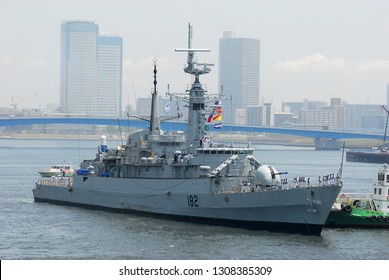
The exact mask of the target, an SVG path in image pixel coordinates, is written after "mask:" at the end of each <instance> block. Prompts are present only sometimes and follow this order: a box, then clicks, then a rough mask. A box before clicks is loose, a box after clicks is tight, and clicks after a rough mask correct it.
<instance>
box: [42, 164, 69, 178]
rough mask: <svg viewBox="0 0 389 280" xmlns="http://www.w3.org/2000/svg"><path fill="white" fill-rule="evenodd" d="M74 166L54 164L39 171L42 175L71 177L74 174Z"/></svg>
mask: <svg viewBox="0 0 389 280" xmlns="http://www.w3.org/2000/svg"><path fill="white" fill-rule="evenodd" d="M73 172H74V170H73V168H72V167H71V166H70V165H64V164H62V165H53V166H51V167H50V168H49V169H47V170H42V171H39V174H40V175H41V176H42V177H53V176H63V177H71V176H73Z"/></svg>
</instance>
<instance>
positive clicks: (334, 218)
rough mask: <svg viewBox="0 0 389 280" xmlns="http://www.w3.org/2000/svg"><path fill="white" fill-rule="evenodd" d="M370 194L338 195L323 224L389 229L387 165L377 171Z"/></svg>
mask: <svg viewBox="0 0 389 280" xmlns="http://www.w3.org/2000/svg"><path fill="white" fill-rule="evenodd" d="M372 191H373V192H372V193H371V194H340V195H339V196H338V198H337V200H336V202H335V203H334V205H333V209H332V210H331V211H330V214H329V216H328V218H327V221H326V223H325V227H329V228H352V227H354V228H389V165H388V164H386V163H384V164H383V165H382V166H381V167H380V168H379V170H378V177H377V181H376V182H375V183H374V185H373V190H372Z"/></svg>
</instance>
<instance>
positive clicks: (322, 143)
mask: <svg viewBox="0 0 389 280" xmlns="http://www.w3.org/2000/svg"><path fill="white" fill-rule="evenodd" d="M33 124H41V125H42V124H68V125H80V124H84V125H109V126H121V127H136V128H145V127H148V122H146V121H143V120H138V119H124V118H122V119H112V118H111V119H108V118H87V117H85V118H73V117H65V118H63V117H61V118H54V117H50V118H46V117H44V118H5V119H0V127H7V126H21V125H33ZM161 128H162V130H166V131H168V130H182V131H186V129H187V123H185V122H172V121H168V122H167V121H166V122H164V121H162V122H161ZM209 129H210V131H216V129H215V128H214V127H213V126H212V125H209ZM218 131H220V132H244V133H254V132H263V133H273V134H288V135H294V136H301V137H308V138H313V139H314V144H315V147H316V149H339V148H340V144H339V141H338V140H340V139H379V140H383V135H379V134H368V133H354V132H344V131H330V130H309V129H295V128H277V127H261V126H240V125H239V126H238V125H224V124H223V129H222V130H220V129H218Z"/></svg>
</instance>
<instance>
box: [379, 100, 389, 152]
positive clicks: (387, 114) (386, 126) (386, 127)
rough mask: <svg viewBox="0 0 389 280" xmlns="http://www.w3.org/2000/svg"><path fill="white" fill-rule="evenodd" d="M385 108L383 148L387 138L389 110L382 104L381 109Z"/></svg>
mask: <svg viewBox="0 0 389 280" xmlns="http://www.w3.org/2000/svg"><path fill="white" fill-rule="evenodd" d="M382 109H384V110H385V111H386V124H385V133H384V143H383V145H382V146H383V147H382V149H385V140H386V131H387V130H388V119H389V111H388V109H386V108H385V106H384V105H382V106H381V110H382Z"/></svg>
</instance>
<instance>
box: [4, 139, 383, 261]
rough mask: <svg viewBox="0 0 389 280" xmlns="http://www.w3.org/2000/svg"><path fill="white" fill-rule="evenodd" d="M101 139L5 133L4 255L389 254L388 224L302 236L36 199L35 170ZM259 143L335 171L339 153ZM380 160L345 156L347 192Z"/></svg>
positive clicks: (307, 169)
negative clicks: (19, 136)
mask: <svg viewBox="0 0 389 280" xmlns="http://www.w3.org/2000/svg"><path fill="white" fill-rule="evenodd" d="M98 144H99V141H98V140H97V141H79V140H67V141H62V140H55V141H49V140H10V139H0V155H1V158H2V160H1V161H0V180H1V184H0V192H1V195H0V211H1V212H0V213H1V214H0V224H1V231H0V258H1V259H211V260H212V259H214V260H216V259H269V260H291V259H295V260H301V259H320V260H327V259H328V260H332V259H346V260H348V259H350V260H354V259H359V260H364V259H371V260H376V259H385V260H387V259H389V250H388V248H389V229H388V230H385V229H384V230H382V229H380V230H379V229H374V230H373V229H372V230H369V229H364V230H361V229H324V230H323V232H322V235H321V236H304V235H299V234H285V233H274V232H272V233H270V232H268V231H251V230H244V229H236V228H227V227H219V226H209V225H199V224H191V223H184V222H176V221H169V220H162V219H157V218H150V217H140V216H137V215H129V214H117V213H111V212H105V211H97V210H87V209H82V208H77V207H69V206H58V205H51V204H46V203H34V202H33V196H32V191H31V190H32V188H33V187H34V183H35V181H36V180H37V179H38V177H39V174H38V171H40V170H41V169H45V168H47V167H49V166H51V165H52V164H56V163H63V162H64V161H65V162H66V163H74V164H76V163H78V162H80V161H81V160H82V159H84V158H85V157H88V158H92V157H94V155H95V151H96V148H97V145H98ZM117 144H120V143H115V142H112V143H110V145H117ZM255 148H256V151H255V156H256V158H257V159H259V160H260V161H261V162H263V163H266V164H270V165H273V166H274V167H275V168H276V169H277V170H278V171H287V172H289V175H288V177H290V178H293V177H298V176H308V177H312V178H314V177H317V176H322V175H326V174H329V173H337V171H338V169H339V166H340V161H341V157H342V154H341V152H340V151H315V150H314V149H313V148H300V147H299V148H297V147H282V146H261V145H258V146H256V147H255ZM378 166H379V165H377V164H364V163H349V162H344V168H343V181H344V188H343V190H342V192H369V191H370V186H371V183H372V182H373V179H374V178H375V177H376V172H377V169H378Z"/></svg>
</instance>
